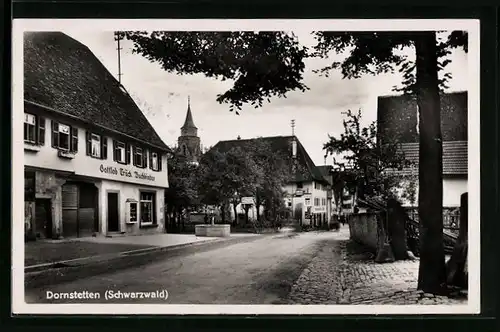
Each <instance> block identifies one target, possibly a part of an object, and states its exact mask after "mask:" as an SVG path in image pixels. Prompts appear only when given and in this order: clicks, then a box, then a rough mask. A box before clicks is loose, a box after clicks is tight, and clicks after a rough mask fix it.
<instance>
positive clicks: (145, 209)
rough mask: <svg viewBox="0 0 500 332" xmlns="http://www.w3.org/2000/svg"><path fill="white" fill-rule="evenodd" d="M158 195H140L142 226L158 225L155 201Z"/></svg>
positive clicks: (150, 193) (144, 193)
mask: <svg viewBox="0 0 500 332" xmlns="http://www.w3.org/2000/svg"><path fill="white" fill-rule="evenodd" d="M155 198H156V194H155V193H152V192H141V193H140V209H141V210H140V218H141V225H155V224H156V213H155V206H156V204H155V201H156V199H155Z"/></svg>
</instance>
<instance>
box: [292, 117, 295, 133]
mask: <svg viewBox="0 0 500 332" xmlns="http://www.w3.org/2000/svg"><path fill="white" fill-rule="evenodd" d="M292 136H295V120H292Z"/></svg>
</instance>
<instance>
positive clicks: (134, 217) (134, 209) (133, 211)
mask: <svg viewBox="0 0 500 332" xmlns="http://www.w3.org/2000/svg"><path fill="white" fill-rule="evenodd" d="M136 221H137V203H130V220H129V222H136Z"/></svg>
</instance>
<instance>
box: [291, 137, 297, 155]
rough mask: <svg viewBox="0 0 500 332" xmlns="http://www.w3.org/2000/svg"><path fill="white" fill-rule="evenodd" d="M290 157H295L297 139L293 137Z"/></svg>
mask: <svg viewBox="0 0 500 332" xmlns="http://www.w3.org/2000/svg"><path fill="white" fill-rule="evenodd" d="M292 157H294V158H296V157H297V141H296V140H295V138H293V139H292Z"/></svg>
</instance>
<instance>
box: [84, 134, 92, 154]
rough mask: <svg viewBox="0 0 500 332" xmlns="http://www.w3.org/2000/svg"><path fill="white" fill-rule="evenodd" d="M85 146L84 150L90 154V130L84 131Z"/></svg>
mask: <svg viewBox="0 0 500 332" xmlns="http://www.w3.org/2000/svg"><path fill="white" fill-rule="evenodd" d="M85 146H86V152H87V156H90V155H91V154H92V153H91V152H92V134H91V133H90V131H87V132H85Z"/></svg>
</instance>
